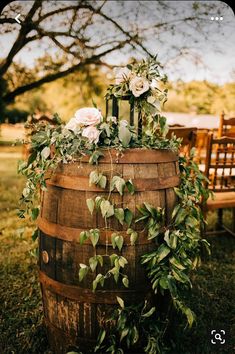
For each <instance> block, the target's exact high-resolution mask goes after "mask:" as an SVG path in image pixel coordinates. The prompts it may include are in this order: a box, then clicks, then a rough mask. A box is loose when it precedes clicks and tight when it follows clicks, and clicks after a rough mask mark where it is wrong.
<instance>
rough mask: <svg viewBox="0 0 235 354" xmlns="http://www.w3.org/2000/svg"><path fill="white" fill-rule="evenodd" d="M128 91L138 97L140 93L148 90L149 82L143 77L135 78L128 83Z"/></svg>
mask: <svg viewBox="0 0 235 354" xmlns="http://www.w3.org/2000/svg"><path fill="white" fill-rule="evenodd" d="M129 87H130V90H131V91H132V93H133V95H134V96H135V97H139V96H140V95H142V93H144V92H146V91H148V90H149V82H148V80H147V79H146V78H145V77H141V76H136V77H134V78H133V79H131V81H130V85H129Z"/></svg>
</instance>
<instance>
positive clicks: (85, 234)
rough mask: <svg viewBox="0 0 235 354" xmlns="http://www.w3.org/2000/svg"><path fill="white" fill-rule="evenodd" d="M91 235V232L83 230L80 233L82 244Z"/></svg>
mask: <svg viewBox="0 0 235 354" xmlns="http://www.w3.org/2000/svg"><path fill="white" fill-rule="evenodd" d="M89 237H90V233H89V232H87V231H82V232H81V233H80V244H81V245H83V243H84V242H85V241H86V240H87V239H88V238H89Z"/></svg>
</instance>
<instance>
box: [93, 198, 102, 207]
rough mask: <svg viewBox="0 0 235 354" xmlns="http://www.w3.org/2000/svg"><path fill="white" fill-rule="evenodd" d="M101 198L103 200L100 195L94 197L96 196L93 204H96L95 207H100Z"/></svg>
mask: <svg viewBox="0 0 235 354" xmlns="http://www.w3.org/2000/svg"><path fill="white" fill-rule="evenodd" d="M102 200H104V198H102V197H96V198H95V206H96V209H99V208H100V204H101V202H102Z"/></svg>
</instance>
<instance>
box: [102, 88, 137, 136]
mask: <svg viewBox="0 0 235 354" xmlns="http://www.w3.org/2000/svg"><path fill="white" fill-rule="evenodd" d="M123 104H124V105H125V107H124V109H123ZM108 115H112V116H113V117H116V118H117V120H119V119H126V120H127V121H128V120H129V124H130V125H131V126H135V127H136V128H137V132H138V135H139V136H141V135H142V114H141V112H140V111H139V112H137V111H136V110H135V101H134V100H133V99H131V100H130V96H125V97H122V98H117V97H115V96H114V95H112V96H111V98H110V99H106V117H107V116H108Z"/></svg>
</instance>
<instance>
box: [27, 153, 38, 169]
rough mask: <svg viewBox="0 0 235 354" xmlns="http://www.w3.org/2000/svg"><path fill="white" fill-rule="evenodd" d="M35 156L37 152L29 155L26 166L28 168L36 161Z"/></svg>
mask: <svg viewBox="0 0 235 354" xmlns="http://www.w3.org/2000/svg"><path fill="white" fill-rule="evenodd" d="M37 155H38V152H37V151H33V152H32V154H31V155H29V158H28V162H27V166H29V165H30V164H31V163H33V162H34V161H35V160H36V158H37Z"/></svg>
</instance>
